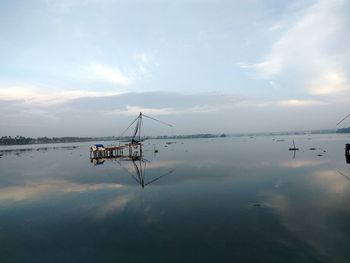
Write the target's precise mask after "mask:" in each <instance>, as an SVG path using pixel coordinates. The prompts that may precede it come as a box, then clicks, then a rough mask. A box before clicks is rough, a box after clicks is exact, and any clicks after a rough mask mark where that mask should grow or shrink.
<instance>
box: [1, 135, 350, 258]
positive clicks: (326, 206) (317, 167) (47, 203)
mask: <svg viewBox="0 0 350 263" xmlns="http://www.w3.org/2000/svg"><path fill="white" fill-rule="evenodd" d="M273 139H275V140H273ZM292 139H295V142H296V145H297V146H298V147H299V148H300V150H299V151H298V152H296V154H295V156H293V152H290V151H288V148H289V147H291V145H292V142H291V141H292ZM277 140H285V141H277ZM346 142H350V138H349V137H348V136H343V135H313V136H293V137H287V136H286V137H255V138H250V137H239V138H238V137H237V138H236V137H234V138H222V139H219V138H218V139H196V140H182V141H177V143H176V144H171V145H167V147H165V146H166V144H165V141H162V140H156V141H149V142H147V143H146V144H145V146H146V152H145V158H146V159H147V161H145V162H141V166H140V163H139V162H136V163H135V164H134V163H132V162H117V161H110V160H106V161H105V162H104V163H102V164H99V165H94V163H91V162H90V160H89V145H88V144H71V145H61V144H57V145H42V146H38V145H35V146H25V147H24V148H25V149H26V150H23V149H22V150H14V149H16V148H18V146H17V147H2V148H0V150H2V151H1V152H0V154H3V156H2V158H1V159H0V169H1V170H0V171H1V173H0V262H349V259H350V164H349V165H347V164H346V162H345V157H344V145H345V143H346ZM106 144H107V143H106ZM153 144H155V146H153ZM73 145H74V146H77V147H72V146H73ZM154 147H155V148H156V149H158V150H159V152H158V153H157V154H154ZM311 147H314V148H316V149H315V150H310V148H311ZM29 148H31V149H29ZM38 148H39V149H38ZM4 150H6V151H4ZM318 155H322V156H318ZM137 170H138V171H139V174H138V173H137ZM142 186H144V187H142Z"/></svg>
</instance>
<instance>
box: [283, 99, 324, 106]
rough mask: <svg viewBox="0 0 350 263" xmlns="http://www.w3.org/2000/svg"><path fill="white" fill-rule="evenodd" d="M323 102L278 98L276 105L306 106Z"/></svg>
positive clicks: (322, 103)
mask: <svg viewBox="0 0 350 263" xmlns="http://www.w3.org/2000/svg"><path fill="white" fill-rule="evenodd" d="M324 104H326V103H324V102H322V101H318V100H280V101H279V102H278V105H279V106H282V107H308V106H314V105H324Z"/></svg>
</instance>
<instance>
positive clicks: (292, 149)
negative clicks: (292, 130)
mask: <svg viewBox="0 0 350 263" xmlns="http://www.w3.org/2000/svg"><path fill="white" fill-rule="evenodd" d="M289 151H299V148H296V147H295V143H294V140H293V148H289Z"/></svg>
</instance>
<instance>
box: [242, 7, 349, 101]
mask: <svg viewBox="0 0 350 263" xmlns="http://www.w3.org/2000/svg"><path fill="white" fill-rule="evenodd" d="M348 8H349V2H348V1H345V0H334V1H328V0H319V1H316V3H315V4H314V5H313V6H311V7H309V8H308V9H306V10H304V12H302V14H301V15H300V18H299V19H298V20H297V21H296V22H294V23H292V26H291V27H290V28H289V29H286V32H285V33H284V34H282V36H281V37H280V38H279V39H278V40H277V41H276V42H275V43H274V44H273V46H272V49H271V52H270V53H269V54H268V55H266V56H265V58H264V59H263V61H262V62H260V63H257V64H254V65H250V67H251V68H254V69H255V70H256V71H257V72H258V73H259V74H260V76H261V77H263V78H266V79H268V80H273V81H275V80H276V81H281V82H283V83H287V84H288V85H290V87H292V88H293V89H301V90H302V91H304V92H306V93H309V94H312V95H330V94H338V93H340V92H343V91H346V90H347V89H348V88H349V85H348V78H349V76H347V75H346V74H345V72H346V70H345V67H346V66H347V65H344V62H343V63H342V62H341V61H342V60H341V58H342V56H343V55H344V50H340V51H339V50H337V48H336V47H337V45H338V44H339V43H338V41H337V40H338V39H341V38H342V36H344V35H347V32H348V25H347V22H346V21H347V18H346V16H345V15H344V13H345V14H347V13H346V12H344V10H346V9H348ZM293 17H294V16H293ZM276 25H279V24H278V23H277V24H276ZM272 28H273V29H275V26H273V27H272ZM277 28H279V27H277ZM347 52H350V46H349V47H348V50H347ZM241 67H247V65H244V64H242V65H241Z"/></svg>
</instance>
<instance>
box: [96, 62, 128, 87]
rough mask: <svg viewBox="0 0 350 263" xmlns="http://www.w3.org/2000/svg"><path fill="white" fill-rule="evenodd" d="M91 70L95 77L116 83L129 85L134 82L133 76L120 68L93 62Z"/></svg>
mask: <svg viewBox="0 0 350 263" xmlns="http://www.w3.org/2000/svg"><path fill="white" fill-rule="evenodd" d="M90 70H91V72H92V74H93V76H94V77H95V78H97V79H100V80H103V81H106V82H111V83H113V84H116V85H120V86H129V85H131V84H132V83H133V82H134V80H133V79H132V77H130V76H126V75H125V74H123V73H122V72H121V71H120V70H119V69H118V68H112V67H108V66H105V65H102V64H99V63H91V64H90Z"/></svg>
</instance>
